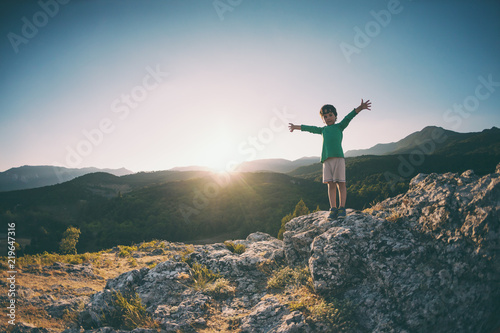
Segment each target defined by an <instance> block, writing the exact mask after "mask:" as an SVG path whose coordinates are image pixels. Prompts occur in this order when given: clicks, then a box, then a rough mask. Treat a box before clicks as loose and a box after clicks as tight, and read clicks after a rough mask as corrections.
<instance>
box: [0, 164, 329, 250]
mask: <svg viewBox="0 0 500 333" xmlns="http://www.w3.org/2000/svg"><path fill="white" fill-rule="evenodd" d="M211 175H212V174H210V173H204V177H198V178H193V179H188V180H180V181H169V182H163V183H157V182H156V181H157V179H156V178H155V177H154V175H151V174H147V173H144V174H143V175H142V176H141V175H135V176H134V175H130V176H124V177H115V176H112V175H109V174H105V173H96V174H89V175H86V176H83V177H80V178H77V179H75V180H73V181H70V182H67V183H63V184H59V185H54V186H48V187H44V188H38V189H32V190H23V191H13V192H5V193H0V211H1V212H2V216H1V218H2V220H7V221H15V222H16V223H17V234H18V235H19V236H18V237H22V238H25V239H26V240H27V241H28V240H30V245H26V246H25V249H24V252H25V253H38V252H43V251H49V252H51V251H57V250H58V248H59V242H60V240H61V237H62V234H63V232H64V231H65V230H66V229H67V228H68V226H74V227H77V228H79V229H80V230H81V236H80V239H79V243H78V246H77V249H78V251H79V252H83V251H96V250H100V249H103V248H109V247H112V246H116V245H118V244H120V245H127V244H131V243H133V242H140V241H144V240H145V241H148V240H152V239H164V240H169V241H194V240H198V239H201V238H208V237H215V236H217V235H220V234H226V235H227V234H228V233H229V234H230V235H232V236H233V237H234V238H236V237H245V236H246V235H248V234H249V233H251V232H254V231H257V230H259V231H263V232H267V233H270V234H273V235H277V233H278V230H279V228H280V222H281V218H282V217H283V216H284V215H286V214H288V213H289V212H290V210H293V207H295V205H296V204H297V202H298V201H299V200H300V199H303V200H304V201H305V202H306V204H307V205H308V206H311V207H316V206H317V205H320V207H322V208H323V209H327V208H328V198H327V196H326V189H325V187H324V185H323V184H320V183H317V182H314V181H311V180H304V179H296V178H292V177H290V176H287V175H284V174H278V173H241V174H234V175H232V176H231V179H230V180H229V179H227V178H226V177H222V178H221V177H220V176H217V175H212V176H213V177H212V176H211ZM142 177H146V178H148V177H149V178H155V179H154V181H153V182H151V183H149V185H145V184H146V183H147V181H146V180H144V178H142ZM141 178H142V181H141ZM137 184H141V185H142V186H138V185H137ZM229 238H231V237H229Z"/></svg>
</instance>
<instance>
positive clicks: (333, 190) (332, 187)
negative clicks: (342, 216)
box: [328, 182, 337, 208]
mask: <svg viewBox="0 0 500 333" xmlns="http://www.w3.org/2000/svg"><path fill="white" fill-rule="evenodd" d="M328 199H329V200H330V207H331V208H337V183H334V182H328Z"/></svg>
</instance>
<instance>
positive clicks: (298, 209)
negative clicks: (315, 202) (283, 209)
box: [278, 199, 319, 240]
mask: <svg viewBox="0 0 500 333" xmlns="http://www.w3.org/2000/svg"><path fill="white" fill-rule="evenodd" d="M318 208H319V206H318ZM309 213H310V211H309V208H307V206H306V203H305V202H304V200H302V199H300V201H299V202H298V203H297V205H296V206H295V210H294V211H293V213H290V214H288V215H286V216H285V217H283V218H282V219H281V228H280V230H279V231H278V239H281V240H283V233H284V232H285V224H287V223H288V222H290V221H291V220H292V219H293V218H295V217H298V216H302V215H307V214H309Z"/></svg>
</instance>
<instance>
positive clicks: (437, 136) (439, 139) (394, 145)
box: [344, 126, 500, 157]
mask: <svg viewBox="0 0 500 333" xmlns="http://www.w3.org/2000/svg"><path fill="white" fill-rule="evenodd" d="M480 133H482V139H481V140H484V141H482V144H483V145H484V144H485V145H487V146H490V145H491V144H493V143H495V142H494V140H495V139H497V143H498V136H499V135H500V134H499V133H500V129H498V128H497V127H493V128H491V129H487V130H484V131H482V132H480ZM480 133H479V132H472V133H458V132H454V131H449V130H445V129H443V128H441V127H436V126H428V127H425V128H424V129H422V130H421V131H418V132H415V133H412V134H410V135H408V136H407V137H405V138H403V139H402V140H400V141H398V142H391V143H380V144H377V145H375V146H373V147H371V148H369V149H359V150H349V151H347V152H346V153H345V154H344V155H345V157H356V156H362V155H394V154H411V153H412V152H413V151H414V150H416V149H417V150H418V149H422V148H423V149H427V150H429V149H430V148H431V149H432V152H430V153H446V154H447V153H449V152H450V151H451V150H453V149H454V150H456V151H457V152H458V151H460V148H458V144H459V143H463V142H464V141H468V140H470V139H472V142H471V145H470V147H469V148H474V149H476V148H480V146H478V147H472V146H473V145H475V144H480V142H478V141H477V140H476V139H475V138H476V137H477V136H478V134H480ZM460 146H463V144H460ZM453 147H454V148H453ZM469 150H470V149H469Z"/></svg>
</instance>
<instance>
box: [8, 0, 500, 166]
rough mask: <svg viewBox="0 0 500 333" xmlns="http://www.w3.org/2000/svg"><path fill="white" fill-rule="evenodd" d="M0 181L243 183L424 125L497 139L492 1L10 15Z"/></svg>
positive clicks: (498, 29) (100, 4) (499, 100)
mask: <svg viewBox="0 0 500 333" xmlns="http://www.w3.org/2000/svg"><path fill="white" fill-rule="evenodd" d="M0 13H1V14H0V15H1V18H0V19H1V20H0V36H1V42H0V57H1V58H0V89H1V90H0V91H1V94H2V98H0V171H5V170H7V169H9V168H12V167H18V166H22V165H58V166H65V167H70V168H82V167H89V166H93V167H98V168H121V167H125V168H127V169H130V170H132V171H134V172H138V171H154V170H167V169H170V168H173V167H180V166H190V165H200V166H208V167H212V168H215V169H217V170H221V171H222V170H231V168H233V166H234V165H235V164H237V163H240V162H244V161H249V160H254V159H266V158H284V159H288V160H296V159H299V158H301V157H305V156H319V155H320V154H321V142H322V139H321V137H320V136H319V135H315V134H311V133H306V132H300V131H294V132H293V133H290V132H289V131H288V128H287V126H288V123H294V124H299V125H300V124H306V125H315V126H324V124H323V123H322V119H321V117H320V116H319V110H320V108H321V106H322V105H324V104H332V105H334V106H335V107H336V108H337V110H338V114H339V115H338V117H339V119H342V118H343V117H344V116H345V115H347V114H348V113H349V112H350V111H351V110H353V109H354V108H356V107H357V106H358V105H359V104H360V103H361V100H362V99H364V100H367V99H369V100H370V101H371V102H372V109H371V110H370V111H368V110H365V111H362V112H361V113H360V114H358V115H357V116H356V117H355V118H354V119H353V120H352V121H351V123H350V124H349V126H348V127H347V128H346V130H345V131H344V139H343V149H344V151H348V150H351V149H365V148H369V147H372V146H374V145H375V144H378V143H388V142H395V141H398V140H400V139H402V138H404V137H405V136H407V135H409V134H411V133H413V132H416V131H419V130H421V129H423V128H424V127H426V126H430V125H432V126H441V127H443V128H445V129H449V130H453V131H457V132H479V131H482V130H484V129H487V128H491V127H493V126H497V127H500V113H499V105H500V62H499V60H498V59H500V41H499V38H498V36H499V35H500V34H499V33H500V20H498V17H500V3H499V2H498V1H494V0H484V1H464V0H458V1H457V0H438V1H429V0H413V1H410V0H400V1H397V0H388V1H387V0H386V1H380V0H369V1H368V0H367V1H357V0H352V1H347V0H329V1H326V0H312V1H303V0H297V1H291V0H267V1H264V0H252V1H250V0H215V1H213V0H196V1H195V0H142V1H131V0H40V1H26V0H25V1H14V0H9V1H2V4H1V5H0Z"/></svg>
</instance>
